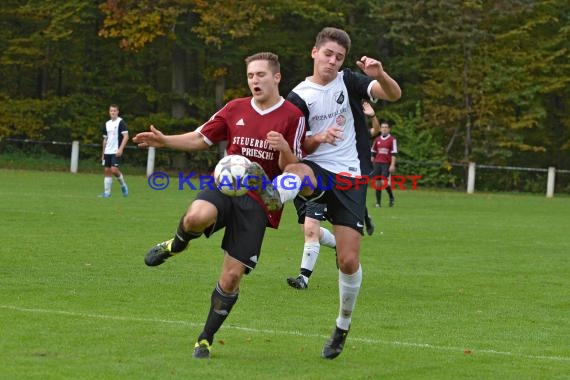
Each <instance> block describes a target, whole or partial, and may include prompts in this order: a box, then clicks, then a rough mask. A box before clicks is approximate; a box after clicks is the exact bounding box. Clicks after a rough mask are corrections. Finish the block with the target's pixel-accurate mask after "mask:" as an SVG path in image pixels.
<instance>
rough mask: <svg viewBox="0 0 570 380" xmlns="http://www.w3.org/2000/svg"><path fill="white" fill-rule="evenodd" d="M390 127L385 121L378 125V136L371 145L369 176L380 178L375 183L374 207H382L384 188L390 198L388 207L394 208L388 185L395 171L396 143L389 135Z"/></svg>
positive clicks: (392, 196)
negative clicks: (371, 166)
mask: <svg viewBox="0 0 570 380" xmlns="http://www.w3.org/2000/svg"><path fill="white" fill-rule="evenodd" d="M390 131H391V126H390V123H388V122H387V121H382V123H380V136H378V137H376V139H375V140H374V143H373V144H372V163H373V165H374V169H373V171H372V174H371V176H372V177H375V176H381V177H382V179H379V180H377V181H376V188H377V189H376V207H381V205H382V190H381V189H382V187H385V189H386V192H387V193H388V196H389V197H390V203H389V205H390V207H392V206H394V201H395V199H394V193H393V192H392V188H391V184H390V174H392V173H394V172H395V171H396V154H397V153H398V142H397V141H396V138H395V137H394V136H392V135H391V134H390Z"/></svg>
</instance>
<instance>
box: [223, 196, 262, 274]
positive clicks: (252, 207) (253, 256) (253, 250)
mask: <svg viewBox="0 0 570 380" xmlns="http://www.w3.org/2000/svg"><path fill="white" fill-rule="evenodd" d="M232 206H233V207H232V212H231V214H230V215H228V216H227V217H226V221H225V224H226V229H225V231H224V237H223V239H222V249H224V250H225V251H226V252H227V253H228V254H229V255H230V256H231V257H233V258H234V259H236V260H238V261H239V262H241V263H242V264H243V265H244V266H245V267H246V270H245V273H249V272H250V271H251V270H252V269H254V268H255V266H256V265H257V262H258V260H259V257H260V256H261V245H262V243H263V238H264V236H265V228H266V227H267V223H268V220H267V215H266V214H265V211H264V210H263V208H262V207H261V206H260V205H259V204H258V203H257V202H256V201H255V200H253V199H252V198H250V197H249V196H242V197H234V198H232Z"/></svg>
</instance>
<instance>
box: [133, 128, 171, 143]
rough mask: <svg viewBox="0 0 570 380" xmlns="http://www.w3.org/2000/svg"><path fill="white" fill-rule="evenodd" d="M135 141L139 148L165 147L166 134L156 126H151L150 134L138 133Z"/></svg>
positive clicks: (134, 138)
mask: <svg viewBox="0 0 570 380" xmlns="http://www.w3.org/2000/svg"><path fill="white" fill-rule="evenodd" d="M133 141H134V142H135V143H136V144H137V145H138V147H139V148H148V147H149V146H152V147H155V148H162V147H164V145H165V143H164V134H163V133H162V132H161V131H159V130H158V129H156V128H155V127H154V125H151V126H150V131H149V132H141V133H138V134H137V135H136V136H135V137H133Z"/></svg>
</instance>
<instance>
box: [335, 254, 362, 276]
mask: <svg viewBox="0 0 570 380" xmlns="http://www.w3.org/2000/svg"><path fill="white" fill-rule="evenodd" d="M337 263H338V268H339V269H340V270H341V272H343V273H346V274H352V273H354V272H356V271H357V270H358V267H359V265H360V263H359V261H358V255H357V254H347V255H338V256H337Z"/></svg>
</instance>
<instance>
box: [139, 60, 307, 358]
mask: <svg viewBox="0 0 570 380" xmlns="http://www.w3.org/2000/svg"><path fill="white" fill-rule="evenodd" d="M245 62H246V65H247V82H248V85H249V88H250V90H251V93H252V95H253V96H252V97H247V98H240V99H235V100H233V101H231V102H229V103H228V104H226V105H225V106H224V107H223V108H222V109H221V110H220V111H218V112H217V113H216V114H214V116H212V118H211V119H210V120H208V121H207V122H206V123H204V124H203V125H202V126H201V127H199V128H198V129H197V130H196V131H193V132H189V133H185V134H182V135H170V136H167V135H164V134H162V133H161V132H160V131H158V130H157V129H156V128H154V127H153V126H151V127H150V129H151V130H150V132H143V133H139V134H138V135H136V136H135V138H134V139H133V140H134V141H135V142H136V143H138V145H139V146H141V147H147V146H154V147H169V148H174V149H180V150H185V151H195V150H202V149H207V148H208V147H210V146H211V145H212V144H215V143H217V142H220V141H224V140H227V142H228V145H227V148H226V152H227V154H239V155H243V156H245V157H247V158H249V159H250V160H251V161H252V162H255V163H257V164H259V166H260V167H261V168H263V170H264V171H265V175H266V176H267V178H269V179H273V178H274V177H275V176H277V175H278V174H280V173H281V172H282V168H284V167H285V165H287V164H288V163H292V162H297V161H298V158H300V157H301V146H302V143H303V139H304V135H305V118H304V116H303V114H302V113H301V111H299V110H298V109H297V108H296V107H295V106H294V105H293V104H291V103H289V102H288V101H286V100H285V99H284V98H283V97H282V96H281V95H280V94H279V87H278V85H279V82H280V80H281V74H280V67H279V60H278V57H277V56H276V55H275V54H272V53H258V54H255V55H252V56H250V57H248V58H246V60H245ZM259 166H257V168H259ZM281 212H282V208H281V207H279V208H278V209H276V210H268V208H267V206H265V204H264V203H263V201H262V200H261V199H260V197H259V194H258V193H257V192H254V191H249V192H248V193H247V195H245V196H241V197H229V196H227V195H224V194H222V193H221V192H220V191H218V190H217V189H205V190H202V191H201V192H200V193H199V194H198V195H197V197H196V199H195V200H194V201H193V202H192V204H191V205H190V207H189V208H188V210H187V211H186V213H185V214H184V216H183V217H182V218H181V220H180V222H179V225H178V228H177V230H176V234H175V236H174V238H172V239H170V240H167V241H165V242H163V243H159V244H157V245H156V246H154V247H153V248H151V249H150V251H149V252H148V253H147V255H146V257H145V263H146V264H147V265H148V266H156V265H160V264H162V263H163V262H164V261H165V260H166V259H168V258H169V257H171V256H172V255H174V254H176V253H179V252H181V251H183V250H184V249H186V248H187V246H188V243H189V242H190V240H192V239H196V238H198V237H200V236H201V235H202V234H204V235H206V236H207V237H209V236H210V235H211V234H213V233H214V232H216V231H218V230H219V229H222V228H225V231H224V236H223V239H222V249H223V250H224V252H225V254H224V262H223V267H222V272H221V274H220V277H219V280H218V283H217V284H216V287H215V288H214V290H213V292H212V296H211V306H210V311H209V313H208V317H207V319H206V323H205V326H204V329H203V331H202V332H201V333H200V335H199V336H198V339H197V341H196V344H195V347H194V354H193V356H194V357H195V358H208V357H210V346H211V345H212V342H213V340H214V334H215V333H216V332H217V331H218V330H219V328H220V327H221V325H222V324H223V322H224V320H225V319H226V317H227V316H228V314H229V313H230V311H231V309H232V307H233V306H234V304H235V303H236V301H237V298H238V292H239V285H240V282H241V279H242V277H243V275H244V274H248V273H249V272H250V271H251V270H253V269H254V268H255V266H256V264H257V262H258V260H259V256H260V254H261V244H262V241H263V236H264V234H265V228H266V227H267V226H270V227H273V228H277V226H278V225H279V220H280V218H281Z"/></svg>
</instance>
